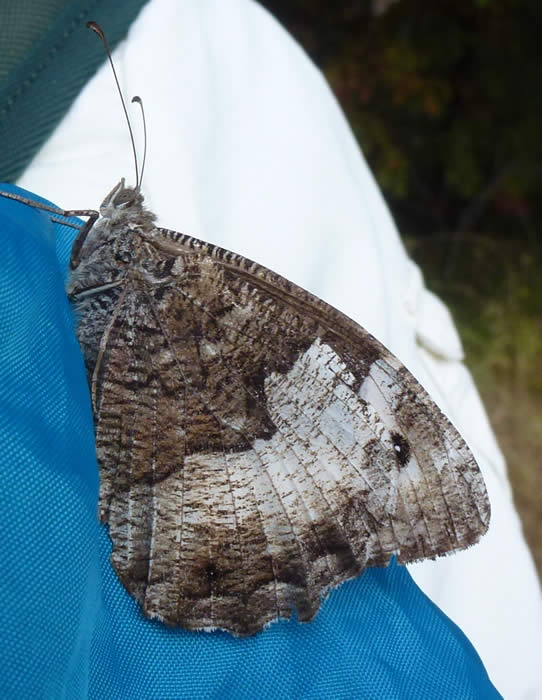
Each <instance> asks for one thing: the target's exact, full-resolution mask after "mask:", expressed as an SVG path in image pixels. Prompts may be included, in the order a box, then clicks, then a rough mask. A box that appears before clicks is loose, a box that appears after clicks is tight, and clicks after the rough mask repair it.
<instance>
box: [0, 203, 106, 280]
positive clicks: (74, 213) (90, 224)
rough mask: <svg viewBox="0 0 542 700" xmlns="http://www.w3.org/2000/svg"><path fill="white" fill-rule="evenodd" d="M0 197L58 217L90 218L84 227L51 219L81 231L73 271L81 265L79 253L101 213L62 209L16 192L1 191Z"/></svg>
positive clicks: (75, 245) (73, 250)
mask: <svg viewBox="0 0 542 700" xmlns="http://www.w3.org/2000/svg"><path fill="white" fill-rule="evenodd" d="M0 196H1V197H6V198H7V199H14V200H15V201H16V202H20V203H21V204H26V205H27V206H29V207H34V208H35V209H41V210H42V211H48V212H52V213H53V214H56V215H57V216H62V217H70V216H88V219H87V221H86V222H85V224H84V225H83V226H77V225H76V224H72V223H70V222H67V221H62V220H60V219H55V218H54V217H51V221H54V222H55V223H59V224H64V225H65V226H71V227H72V228H76V229H78V230H79V233H78V234H77V237H76V239H75V241H74V244H73V248H72V252H71V257H70V267H71V269H72V270H73V268H75V267H77V265H78V264H79V253H80V252H81V248H82V247H83V243H84V242H85V239H86V237H87V235H88V233H89V231H90V229H91V228H92V227H93V226H94V223H95V222H96V220H97V219H98V217H99V216H100V212H98V211H96V210H94V209H60V208H59V207H54V206H52V205H50V204H45V203H44V202H36V201H34V200H33V199H30V198H28V197H24V196H23V195H21V194H17V193H15V192H4V191H3V190H0Z"/></svg>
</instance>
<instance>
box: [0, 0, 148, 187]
mask: <svg viewBox="0 0 542 700" xmlns="http://www.w3.org/2000/svg"><path fill="white" fill-rule="evenodd" d="M145 2H146V0H122V2H116V1H115V0H87V1H85V0H71V1H66V2H63V3H62V2H59V0H33V1H32V0H25V2H21V3H15V2H14V0H9V1H8V2H2V3H0V24H1V25H2V34H1V36H2V53H3V54H4V56H5V58H4V61H3V63H2V67H3V68H4V69H5V70H8V72H7V74H6V75H3V76H2V78H1V82H0V144H1V149H0V179H1V180H6V181H9V182H13V181H14V180H15V179H16V178H17V177H18V176H19V175H20V174H21V173H22V171H23V170H24V168H25V167H26V166H27V165H28V163H29V162H30V160H31V159H32V157H33V156H34V154H35V153H36V152H37V150H38V148H39V147H40V146H41V145H42V144H43V143H44V142H45V140H46V139H47V137H48V136H49V135H50V134H51V132H52V131H53V129H54V127H55V126H56V125H57V124H58V122H59V121H60V119H61V118H62V117H63V116H64V114H65V113H66V112H67V111H68V108H69V106H70V105H71V103H72V102H73V100H74V99H75V97H76V96H77V94H78V93H79V91H80V89H81V88H82V87H83V85H84V84H85V83H86V82H87V80H88V79H89V77H90V76H91V75H92V74H93V73H94V72H95V71H96V70H97V68H98V67H99V66H100V65H101V64H102V63H103V61H104V60H106V57H105V53H104V49H103V45H102V43H101V41H99V40H98V37H97V36H96V35H95V34H93V32H91V31H89V30H88V29H87V28H86V23H87V21H89V20H94V21H96V22H98V23H101V24H102V25H103V27H104V29H105V31H106V32H107V37H108V41H109V43H110V46H111V48H112V49H113V48H114V47H115V46H116V45H117V44H118V43H119V41H120V40H121V39H122V38H123V37H124V36H125V35H126V33H127V31H128V28H129V26H130V24H131V23H132V21H133V20H134V19H135V17H136V15H137V13H138V12H139V10H140V9H141V7H142V6H143V5H144V4H145ZM29 36H30V37H32V38H33V40H32V42H31V43H30V42H28V41H27V40H26V38H27V37H29Z"/></svg>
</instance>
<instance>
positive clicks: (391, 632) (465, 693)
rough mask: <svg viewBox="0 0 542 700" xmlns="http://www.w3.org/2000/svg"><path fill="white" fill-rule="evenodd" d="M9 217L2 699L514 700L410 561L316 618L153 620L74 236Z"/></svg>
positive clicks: (2, 406)
mask: <svg viewBox="0 0 542 700" xmlns="http://www.w3.org/2000/svg"><path fill="white" fill-rule="evenodd" d="M8 188H9V189H11V191H15V190H16V188H10V186H2V187H0V189H3V190H6V189H8ZM0 223H1V235H2V247H3V256H2V268H3V269H2V277H1V278H2V286H1V290H0V323H1V334H0V343H1V344H2V351H1V353H0V360H1V365H2V366H1V369H0V439H1V444H2V446H3V449H2V453H1V461H2V470H3V474H2V484H3V488H2V491H1V495H0V499H1V503H0V506H1V507H0V519H1V521H0V526H1V532H2V533H3V541H2V547H3V574H2V578H1V584H0V585H1V595H2V606H1V611H2V612H1V615H2V626H1V630H2V633H1V639H0V648H1V649H2V656H3V661H2V674H1V677H0V697H2V698H3V699H4V700H11V699H13V700H15V699H17V700H19V699H20V698H25V700H29V699H32V698H77V699H78V698H92V699H93V700H94V699H95V700H98V699H99V700H103V699H104V698H107V699H109V698H113V699H118V700H123V699H126V700H127V699H128V698H129V699H131V700H133V699H134V698H142V699H147V698H149V699H150V698H161V699H165V698H171V699H173V698H218V697H220V698H237V699H241V698H255V697H257V698H326V699H327V698H386V699H388V700H389V699H394V698H409V699H411V698H439V699H442V698H462V700H468V699H469V698H472V699H474V698H476V699H480V698H497V697H500V696H499V695H498V693H497V692H496V691H495V690H494V688H493V686H492V685H491V683H490V682H489V680H488V677H487V674H486V672H485V670H484V668H483V666H482V664H481V662H480V659H479V658H478V656H477V654H476V652H475V650H474V649H473V648H472V646H471V645H470V643H469V641H468V640H467V639H466V637H465V636H464V635H463V634H462V632H461V631H460V630H459V629H458V628H457V627H456V626H455V625H454V624H453V623H452V622H451V621H450V620H449V619H448V618H446V617H445V616H444V615H443V614H442V613H441V612H440V611H439V610H438V609H437V608H436V607H435V606H434V605H433V604H432V603H431V602H430V601H429V600H428V599H427V598H426V597H425V596H424V595H423V594H422V593H421V592H420V590H419V589H418V588H417V587H416V586H415V584H414V583H413V581H412V579H411V578H410V576H409V574H408V572H407V570H406V569H405V568H404V567H400V566H397V565H391V566H389V567H388V568H387V569H373V570H370V571H367V572H366V573H365V574H364V575H363V576H361V578H359V579H358V580H356V581H351V582H348V583H346V584H344V585H343V586H341V587H340V588H339V589H337V590H335V591H333V592H332V593H331V595H330V596H329V598H328V599H327V600H326V601H325V603H324V604H323V606H322V610H321V612H320V614H319V615H318V616H317V618H316V620H315V621H314V622H312V623H310V624H304V625H302V624H299V623H297V622H295V621H292V622H286V621H285V622H280V623H277V624H274V625H272V626H271V627H270V628H268V629H267V630H265V631H264V632H263V633H261V634H259V635H257V636H255V637H252V638H249V639H243V640H240V639H235V638H233V637H231V636H230V635H229V634H226V633H222V632H218V633H211V634H206V633H194V632H187V631H184V630H180V629H168V628H165V627H164V626H162V625H160V624H159V623H152V622H149V621H148V620H146V619H144V618H143V617H142V616H141V614H140V612H139V609H138V607H137V605H136V604H135V603H134V602H133V600H132V599H131V598H130V597H129V596H128V595H127V594H126V592H125V591H124V589H123V588H122V586H121V584H120V583H119V581H118V580H117V578H116V576H115V574H114V573H113V570H112V568H111V566H110V565H109V561H108V557H109V552H110V543H109V539H108V536H107V532H106V530H105V528H104V527H102V526H100V525H99V524H98V522H97V516H96V510H97V489H98V477H97V467H96V461H95V456H94V448H93V435H92V419H91V412H90V405H89V397H88V390H87V386H86V379H85V375H84V368H83V362H82V358H81V355H80V352H79V349H78V346H77V342H76V340H75V337H74V329H73V318H72V314H71V311H70V307H69V303H68V301H67V299H66V296H65V294H64V288H63V284H64V278H65V271H66V268H67V261H68V256H69V250H70V246H71V241H72V240H73V237H74V235H75V232H74V230H73V229H68V228H66V227H63V226H60V225H56V224H53V223H51V221H50V220H49V218H48V215H47V214H44V213H42V212H40V211H37V210H35V209H32V208H30V207H27V206H25V205H21V204H19V203H17V202H13V201H11V200H7V199H5V198H3V197H0Z"/></svg>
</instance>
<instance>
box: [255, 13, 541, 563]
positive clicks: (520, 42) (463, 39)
mask: <svg viewBox="0 0 542 700" xmlns="http://www.w3.org/2000/svg"><path fill="white" fill-rule="evenodd" d="M263 4H264V5H265V6H266V7H267V8H268V9H269V10H270V11H271V12H272V13H273V14H274V15H275V16H276V17H277V18H278V19H279V21H280V22H281V23H282V24H283V25H284V26H285V27H286V28H287V29H288V30H289V31H290V32H291V34H293V36H294V37H295V38H296V39H297V40H298V41H299V42H300V43H301V45H302V46H303V47H304V48H305V50H306V51H307V52H308V54H309V55H310V56H311V58H312V59H313V61H314V62H315V63H316V64H317V65H318V66H319V67H320V69H321V70H322V71H323V73H324V74H325V76H326V77H327V79H328V81H329V83H330V85H331V87H332V89H333V90H334V92H335V95H336V96H337V98H338V100H339V101H340V103H341V105H342V107H343V109H344V111H345V113H346V115H347V118H348V120H349V122H350V125H351V127H352V129H353V131H354V133H355V135H356V136H357V138H358V141H359V143H360V145H361V148H362V150H363V152H364V154H365V156H366V158H367V160H368V161H369V164H370V166H371V168H372V170H373V172H374V174H375V176H376V178H377V180H378V182H379V184H380V187H381V188H382V191H383V193H384V196H385V197H386V199H387V201H388V204H389V206H390V208H391V210H392V213H393V215H394V217H395V220H396V222H397V224H398V227H399V230H400V231H401V233H402V235H403V239H404V240H405V243H406V245H407V247H408V249H409V252H410V254H411V256H412V257H413V258H414V259H415V260H416V261H417V262H418V263H419V264H420V266H421V268H422V270H423V271H424V274H425V277H426V281H427V284H428V286H429V287H430V288H432V289H433V290H434V291H435V292H436V293H437V294H439V296H440V297H441V298H442V299H444V301H445V302H446V303H447V304H448V306H449V307H450V309H451V310H452V313H453V314H454V317H455V320H456V323H457V325H458V327H459V331H460V333H461V337H462V339H463V343H464V346H465V350H466V356H467V364H468V365H469V367H470V369H471V371H472V372H473V374H474V377H475V380H476V382H477V385H478V387H479V389H480V392H481V394H482V396H483V399H484V402H485V405H486V408H487V410H488V412H489V415H490V419H491V421H492V424H493V427H494V429H495V431H496V433H497V436H498V439H499V443H500V446H501V448H502V450H503V452H504V453H505V455H506V458H507V461H508V468H509V473H510V478H511V481H512V486H513V488H514V496H515V500H516V505H517V507H518V509H519V511H520V514H521V517H522V521H523V525H524V529H525V533H526V536H527V539H528V541H529V543H530V545H531V548H532V551H533V553H534V556H535V559H536V562H537V566H538V570H539V573H540V574H541V575H542V506H541V502H542V468H541V466H542V464H541V463H542V458H541V455H542V275H541V270H542V235H541V231H542V196H541V195H542V172H541V166H542V138H541V131H542V89H541V77H542V75H541V73H542V71H541V69H542V31H541V30H542V3H538V2H532V0H463V2H456V1H455V0H440V2H438V3H428V2H427V1H426V0H357V1H356V0H336V1H335V2H327V1H324V2H319V3H314V2H313V1H312V0H287V1H286V0H263Z"/></svg>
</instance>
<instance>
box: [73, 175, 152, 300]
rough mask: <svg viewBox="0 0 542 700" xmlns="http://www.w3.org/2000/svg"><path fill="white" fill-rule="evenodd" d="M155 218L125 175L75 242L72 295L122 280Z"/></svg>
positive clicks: (76, 295)
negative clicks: (97, 214)
mask: <svg viewBox="0 0 542 700" xmlns="http://www.w3.org/2000/svg"><path fill="white" fill-rule="evenodd" d="M154 220H155V216H154V214H153V213H152V212H150V211H148V210H147V209H146V208H145V207H144V206H143V195H142V194H141V192H140V191H139V189H138V188H135V187H126V185H125V182H124V178H123V179H122V180H121V181H120V182H119V183H118V184H117V185H115V187H113V189H112V190H111V192H109V194H108V195H107V196H106V197H105V199H104V200H103V202H102V204H101V206H100V218H99V219H98V220H97V221H96V222H95V223H94V225H93V226H92V227H91V228H90V230H88V231H85V232H84V235H83V237H82V239H81V240H76V242H75V244H74V246H77V256H76V260H77V264H76V265H72V271H71V275H70V280H69V282H68V287H67V291H68V295H69V296H70V298H77V297H78V296H79V295H81V294H85V293H86V291H87V290H90V289H96V288H102V287H108V286H110V285H115V284H117V283H118V282H119V281H120V280H122V278H123V277H124V275H125V274H126V270H127V269H128V268H129V267H131V266H132V265H133V264H134V262H135V261H136V260H137V259H138V256H139V247H140V245H141V242H142V238H143V237H144V235H145V233H148V232H149V231H152V229H153V227H154ZM72 259H73V252H72Z"/></svg>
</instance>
